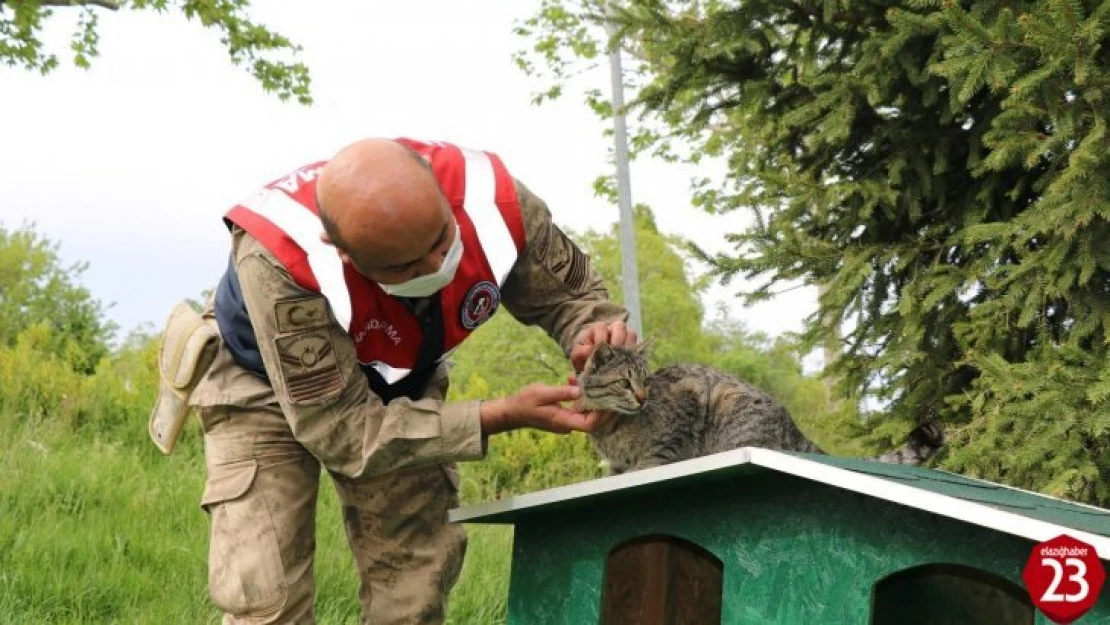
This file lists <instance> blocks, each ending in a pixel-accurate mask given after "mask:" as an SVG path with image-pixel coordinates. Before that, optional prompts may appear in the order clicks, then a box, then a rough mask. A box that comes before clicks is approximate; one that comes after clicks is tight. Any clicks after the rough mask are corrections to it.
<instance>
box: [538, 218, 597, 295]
mask: <svg viewBox="0 0 1110 625" xmlns="http://www.w3.org/2000/svg"><path fill="white" fill-rule="evenodd" d="M538 243H539V244H538V245H537V246H536V258H537V260H539V261H540V262H541V263H543V264H544V265H547V268H548V269H550V270H551V273H553V274H555V276H556V277H557V278H559V279H560V280H562V281H563V283H564V284H566V285H567V287H568V288H569V289H570V290H571V291H574V292H575V293H578V292H581V291H582V290H583V289H585V288H586V281H587V280H589V277H590V257H589V256H586V254H585V253H584V252H582V250H581V249H579V248H578V246H577V245H575V244H574V243H573V242H572V241H571V240H570V238H568V237H567V235H566V234H564V233H563V231H562V230H560V229H559V227H558V226H556V225H554V224H552V225H551V227H550V229H549V232H548V234H547V236H544V237H543V239H542V240H541V241H539V242H538Z"/></svg>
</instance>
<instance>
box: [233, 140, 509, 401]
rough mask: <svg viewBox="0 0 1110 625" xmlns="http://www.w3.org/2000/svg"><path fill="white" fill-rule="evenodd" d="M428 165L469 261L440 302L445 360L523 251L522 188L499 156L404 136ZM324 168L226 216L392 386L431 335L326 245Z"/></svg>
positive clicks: (486, 311)
mask: <svg viewBox="0 0 1110 625" xmlns="http://www.w3.org/2000/svg"><path fill="white" fill-rule="evenodd" d="M397 142H398V143H401V144H403V145H405V146H407V147H409V148H411V149H413V150H414V151H416V152H418V153H419V154H421V155H422V156H424V157H425V159H427V160H428V161H429V163H430V164H431V166H432V169H433V171H434V172H435V176H436V179H437V181H438V182H439V187H440V189H442V191H443V195H444V196H445V197H446V198H447V200H448V202H450V204H451V209H452V211H454V214H455V219H456V220H457V221H458V224H459V231H460V234H461V235H462V243H463V257H462V260H461V261H460V262H459V268H458V271H456V273H455V278H454V280H452V281H451V283H450V284H448V285H447V286H446V287H444V288H443V290H441V291H440V292H439V293H438V294H436V295H435V296H433V297H439V299H440V304H441V306H442V312H443V324H444V327H443V349H442V350H441V352H442V353H440V354H438V359H437V360H443V359H444V358H445V357H446V355H447V354H448V353H450V352H451V350H453V349H455V348H456V347H457V346H458V345H459V344H460V343H462V341H463V340H464V339H466V337H467V336H469V335H470V333H471V332H472V331H473V330H474V329H475V328H477V327H478V326H479V325H480V324H481V323H483V322H485V321H486V320H488V319H489V318H490V317H491V316H492V315H493V313H494V312H495V311H496V310H497V307H498V304H499V303H500V299H501V298H500V293H501V291H500V287H501V285H502V284H503V283H504V281H505V278H506V277H507V276H508V274H509V271H510V270H511V269H512V267H513V263H514V262H515V261H516V258H517V256H518V255H519V254H520V253H521V252H522V251H523V249H524V223H523V219H522V217H521V212H520V201H519V199H518V198H517V194H516V186H515V185H514V183H513V179H512V178H511V177H510V176H509V172H508V170H506V169H505V166H504V164H503V163H502V162H501V160H500V159H499V158H498V157H497V156H496V155H495V154H492V153H489V152H483V151H479V150H469V149H466V148H459V147H456V146H454V145H450V144H447V143H438V142H427V143H424V142H419V141H413V140H410V139H398V140H397ZM325 164H326V161H321V162H317V163H312V164H310V165H306V166H304V167H301V168H300V169H298V170H296V171H294V172H292V173H290V174H289V175H287V176H285V177H283V178H280V179H278V180H275V181H274V182H271V183H270V184H268V185H266V186H265V187H263V189H262V190H261V191H260V192H259V193H257V194H255V195H254V196H252V197H251V198H249V199H247V200H245V201H243V202H241V203H240V204H238V205H236V206H235V207H234V208H232V209H231V210H230V211H228V212H227V214H226V216H225V217H226V219H227V220H228V221H231V222H234V223H235V224H238V225H239V226H240V227H242V228H243V229H244V230H246V231H247V232H249V233H250V234H251V235H252V236H254V237H255V238H256V239H258V241H259V242H260V243H261V244H262V245H263V246H265V247H266V249H268V250H269V251H270V252H271V253H273V254H274V256H276V257H277V259H278V260H279V261H280V262H281V263H282V264H283V265H284V266H285V268H286V269H287V270H288V271H289V273H290V275H292V277H293V279H294V280H295V281H296V282H297V284H299V285H300V286H301V287H303V288H305V289H307V290H309V291H313V292H316V293H321V294H323V295H324V296H325V297H326V298H327V301H328V304H329V305H330V307H331V310H332V313H333V314H334V315H335V318H336V319H337V320H338V321H339V323H340V325H342V326H343V327H345V328H346V329H347V332H348V333H349V334H350V335H351V338H352V339H353V340H354V342H355V347H356V352H357V354H358V359H359V362H360V363H361V364H362V365H364V366H367V365H368V366H371V367H373V368H374V369H375V370H376V371H377V372H378V374H379V375H381V377H382V378H383V379H384V380H385V382H386V383H387V384H394V383H396V382H398V381H399V380H402V379H404V378H405V377H406V376H407V375H408V374H409V373H410V372H411V371H412V369H413V365H414V364H415V363H416V358H417V353H418V351H419V349H420V345H421V342H422V339H423V335H424V330H423V329H422V328H421V327H420V324H419V322H418V320H417V318H416V317H415V316H414V315H413V314H412V313H411V312H410V311H409V309H408V308H407V307H406V306H405V305H404V304H402V303H401V302H400V301H398V300H396V299H394V298H393V297H391V296H389V295H387V294H386V293H385V292H384V291H382V289H381V287H379V286H378V285H377V284H376V283H374V282H372V281H370V280H367V279H366V278H364V277H363V276H362V275H361V274H359V273H358V272H357V271H355V270H354V268H353V267H351V266H350V265H346V264H344V263H342V262H341V261H340V259H339V254H338V253H337V251H336V250H335V248H333V247H331V246H329V245H326V244H324V243H323V242H321V241H320V233H321V232H323V226H322V225H321V224H320V220H319V217H318V209H317V207H316V176H317V175H318V174H319V172H320V169H321V168H322V167H323V166H324V165H325Z"/></svg>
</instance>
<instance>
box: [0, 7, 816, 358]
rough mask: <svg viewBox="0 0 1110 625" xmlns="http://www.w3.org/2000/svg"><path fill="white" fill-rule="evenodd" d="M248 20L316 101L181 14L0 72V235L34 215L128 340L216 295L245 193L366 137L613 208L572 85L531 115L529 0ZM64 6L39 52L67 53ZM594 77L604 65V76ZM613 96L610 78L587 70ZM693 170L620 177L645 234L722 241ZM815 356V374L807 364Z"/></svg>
mask: <svg viewBox="0 0 1110 625" xmlns="http://www.w3.org/2000/svg"><path fill="white" fill-rule="evenodd" d="M255 4H256V5H257V6H255V7H254V8H252V10H251V15H252V16H253V17H255V18H256V19H258V20H260V21H262V22H263V23H265V24H266V25H268V26H270V27H272V28H274V29H276V30H278V31H279V32H281V33H283V34H285V35H287V36H289V37H290V38H291V39H293V40H294V41H295V42H297V43H299V44H300V45H302V46H303V48H304V52H303V55H302V59H303V60H304V62H306V63H307V64H308V66H309V68H310V71H311V72H312V78H313V91H314V96H315V98H316V102H317V103H316V104H315V105H314V106H313V107H305V106H302V105H299V104H296V103H293V102H288V103H282V102H280V101H279V100H278V99H277V98H276V96H272V95H268V94H265V93H264V92H263V91H262V89H261V88H260V86H259V85H258V83H257V82H256V81H255V80H254V79H253V78H252V77H251V76H250V75H249V74H248V73H247V72H246V71H245V70H243V69H240V68H236V67H234V66H232V65H231V64H230V62H229V61H228V59H227V55H226V52H225V49H224V48H223V46H222V45H221V44H220V42H219V40H218V37H217V35H216V34H215V33H210V32H206V31H205V30H204V29H202V28H201V27H200V26H199V25H198V24H192V23H189V22H187V21H186V20H185V19H184V18H183V17H181V16H178V15H171V14H167V15H157V14H149V13H132V12H121V13H119V14H115V13H110V12H101V21H100V26H101V28H100V33H101V40H100V50H101V56H100V57H99V58H98V59H96V60H95V61H94V65H93V69H91V70H89V71H81V70H76V69H70V68H69V67H68V64H69V63H68V61H69V59H68V58H66V59H64V60H65V63H64V65H66V66H65V67H64V68H62V69H60V70H58V71H56V72H55V73H53V74H51V75H49V76H47V77H43V76H40V75H38V74H36V73H29V72H26V71H24V70H18V69H10V68H0V120H2V121H0V124H2V127H3V133H2V134H0V172H3V174H2V175H0V198H2V200H0V224H2V225H4V226H5V227H7V228H13V227H17V226H19V225H20V224H22V223H24V222H27V221H33V222H35V223H36V224H37V226H38V229H39V230H40V231H41V232H43V233H44V234H46V235H47V236H48V237H50V238H51V239H53V240H55V241H58V242H59V243H60V244H61V253H62V256H63V258H64V259H65V260H66V261H69V262H75V261H88V262H89V263H90V267H89V270H88V271H87V272H86V274H85V278H84V282H85V284H86V285H87V286H88V287H89V288H90V289H91V291H92V292H93V293H94V295H95V296H96V297H98V298H100V299H101V300H103V301H105V302H114V307H113V308H112V310H111V311H110V314H111V317H112V318H113V319H114V320H115V321H116V322H117V323H119V324H120V326H121V327H122V328H123V333H125V332H126V331H127V330H130V329H131V328H134V327H136V326H137V325H139V324H141V323H144V322H153V323H156V324H161V323H162V321H163V319H164V317H165V315H166V314H167V313H168V311H169V309H170V307H171V306H172V305H173V303H174V302H175V301H177V300H178V299H181V298H182V297H190V296H196V295H198V294H199V293H200V292H201V291H202V290H204V289H207V288H211V287H212V286H214V284H215V283H216V281H217V280H218V279H219V276H220V273H221V271H223V269H224V267H225V266H226V263H227V251H228V248H227V243H228V241H227V236H226V230H225V229H224V227H223V225H222V223H221V221H220V216H221V215H222V214H223V212H224V211H226V210H227V209H228V208H229V207H230V206H231V205H232V204H234V203H235V202H236V201H237V200H238V199H240V198H242V197H244V196H246V195H247V194H249V193H250V192H251V191H252V190H253V189H254V188H255V187H256V186H257V185H259V184H261V183H264V182H266V181H269V180H271V179H273V178H276V177H278V176H280V175H282V174H284V173H286V172H288V171H289V170H291V169H293V168H295V167H298V166H300V165H302V164H304V163H307V162H309V161H312V160H316V159H323V158H327V157H328V156H329V155H330V154H331V153H333V152H334V151H335V150H336V149H338V148H339V147H341V146H343V145H345V144H347V143H349V142H351V141H353V140H356V139H358V138H362V137H366V136H385V137H394V136H409V137H414V138H420V139H435V140H442V141H450V142H454V143H458V144H462V145H466V146H469V147H476V148H482V149H487V150H491V151H494V152H497V153H498V154H500V155H501V157H502V158H503V159H504V160H505V162H506V165H507V166H508V167H509V169H510V171H511V172H513V173H514V174H515V175H516V176H517V177H518V178H520V179H522V180H523V181H524V182H525V183H526V184H528V185H529V186H530V187H531V188H532V190H533V191H535V192H536V193H537V194H538V195H540V196H541V197H543V198H544V199H545V200H547V202H548V204H549V205H550V207H551V209H552V211H553V213H554V215H555V219H556V221H557V222H559V223H561V224H564V225H566V226H569V227H571V228H575V229H580V230H581V229H587V228H592V229H605V228H607V227H609V225H610V224H612V223H614V222H615V221H616V220H617V218H618V215H617V209H616V207H614V206H610V205H609V204H607V203H605V202H604V201H602V200H600V199H598V198H596V197H594V196H593V192H592V189H591V183H592V181H593V179H594V177H595V176H597V175H598V174H601V173H607V172H608V171H609V167H610V166H609V165H608V164H607V162H606V158H607V150H608V148H609V147H610V145H611V142H610V140H609V139H606V138H605V137H603V136H602V134H601V133H602V131H603V130H604V128H605V126H604V125H603V124H602V123H601V122H600V121H598V120H597V119H596V118H595V117H594V116H593V114H592V113H591V112H590V111H589V110H588V109H587V108H586V107H585V105H584V104H583V103H582V100H581V98H580V97H578V96H579V94H577V93H571V94H569V97H564V98H563V99H562V100H561V101H559V102H556V103H554V104H546V105H543V106H539V107H537V106H534V105H532V104H531V103H530V99H531V95H532V93H533V92H534V91H536V90H537V89H538V88H540V87H541V86H542V85H541V83H539V82H537V81H535V80H534V79H531V78H528V77H527V76H524V75H523V74H522V73H521V72H520V71H519V70H518V69H517V68H516V67H515V66H514V65H513V63H512V59H511V55H512V53H513V52H514V51H515V50H517V49H519V48H520V47H521V46H522V45H523V43H524V42H523V40H521V39H520V38H518V37H517V36H515V35H513V34H512V26H513V24H514V21H515V20H519V19H523V18H526V17H528V16H530V15H532V14H533V12H534V11H535V9H536V8H537V6H538V4H539V2H538V1H534V0H513V2H476V1H473V0H453V1H444V0H435V1H425V2H396V1H395V0H393V1H390V2H384V1H379V0H362V1H355V0H349V1H344V0H315V1H314V2H312V3H307V2H303V1H300V2H294V1H292V0H280V1H279V0H266V2H257V3H255ZM68 13H69V12H68V11H67V10H60V11H59V15H58V16H56V17H55V18H54V19H53V23H52V24H51V28H50V31H49V33H48V34H49V41H51V42H52V43H53V48H54V49H55V50H59V51H65V50H66V47H65V46H66V44H67V37H68V35H69V33H70V31H71V29H72V24H73V21H74V20H73V19H70V18H71V17H73V16H72V15H70V14H68ZM603 70H604V68H603ZM590 80H596V82H595V83H594V84H592V85H591V86H596V87H599V88H602V89H604V90H605V92H606V93H608V92H609V89H608V74H607V72H606V71H601V72H599V73H598V74H597V75H596V76H594V77H590ZM691 173H693V172H691V171H690V170H689V169H683V168H678V167H675V166H673V165H667V164H664V163H660V162H652V161H643V162H641V161H637V162H635V163H633V166H632V176H631V178H632V190H633V199H634V201H637V202H646V203H648V204H650V205H651V206H652V207H653V209H654V210H655V212H656V215H657V220H658V223H659V226H660V228H661V229H662V230H663V231H665V232H667V233H676V234H681V235H684V236H687V237H690V238H693V239H695V240H697V241H699V242H701V243H702V244H703V245H705V246H707V247H709V248H710V249H726V247H725V244H724V242H723V233H725V232H727V231H729V230H730V229H735V228H736V227H738V226H739V224H741V223H742V221H743V216H741V215H734V216H727V217H713V216H709V215H706V214H704V213H701V212H700V211H699V210H697V209H695V208H693V207H692V206H691V205H690V202H689V190H688V181H689V178H690V175H691ZM731 291H732V289H731V288H730V289H727V290H726V289H722V288H719V287H718V288H715V289H714V290H713V293H712V294H711V298H710V301H709V302H707V303H708V304H709V305H711V306H712V305H714V303H715V302H719V301H725V302H728V303H729V305H730V306H731V311H732V312H731V315H732V316H733V317H736V318H740V319H742V320H743V321H744V322H745V323H746V324H747V325H748V326H749V327H750V328H752V329H754V330H761V331H765V332H768V333H770V334H777V333H780V332H783V331H786V330H796V329H798V328H800V323H801V320H802V318H803V317H805V316H806V315H807V314H809V313H810V312H811V311H812V310H813V308H814V306H815V294H814V292H813V291H812V290H811V289H797V290H793V291H790V292H789V293H786V294H784V295H782V296H779V297H778V298H777V299H776V300H775V301H774V302H770V303H767V304H764V305H761V306H759V307H757V308H751V309H745V308H742V307H741V306H740V303H739V301H738V300H735V299H734V298H732V297H731ZM816 362H819V360H817V361H816Z"/></svg>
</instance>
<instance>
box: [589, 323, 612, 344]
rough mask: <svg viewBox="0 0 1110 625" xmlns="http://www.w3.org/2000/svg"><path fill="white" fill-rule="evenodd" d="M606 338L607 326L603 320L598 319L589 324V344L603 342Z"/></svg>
mask: <svg viewBox="0 0 1110 625" xmlns="http://www.w3.org/2000/svg"><path fill="white" fill-rule="evenodd" d="M608 338H609V328H608V327H607V326H606V325H605V322H603V321H599V322H598V323H595V324H593V325H592V326H590V344H591V345H597V344H599V343H604V342H605V341H606V339H608Z"/></svg>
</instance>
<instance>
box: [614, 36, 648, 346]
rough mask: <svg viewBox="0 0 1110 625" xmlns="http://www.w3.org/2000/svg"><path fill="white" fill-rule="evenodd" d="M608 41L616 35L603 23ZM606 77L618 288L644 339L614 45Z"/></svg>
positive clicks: (618, 50) (617, 51)
mask: <svg viewBox="0 0 1110 625" xmlns="http://www.w3.org/2000/svg"><path fill="white" fill-rule="evenodd" d="M605 26H606V31H607V32H608V33H609V35H610V38H611V37H612V35H613V34H614V33H615V32H616V31H615V27H614V26H613V25H612V24H611V23H608V22H607V23H606V25H605ZM609 70H610V71H609V74H610V76H611V78H612V86H613V142H614V148H615V151H614V156H615V157H616V166H617V204H618V206H619V207H620V218H621V229H620V242H621V278H622V279H621V286H622V288H623V290H624V305H625V308H627V309H628V325H629V327H630V328H631V329H632V331H634V332H635V333H636V334H637V336H639V337H643V336H644V331H643V330H644V329H643V322H642V319H643V317H641V316H640V278H639V275H638V274H637V272H636V268H637V264H636V229H635V225H634V223H633V217H632V183H631V182H630V180H629V175H628V130H627V129H626V128H625V125H624V81H623V76H622V74H623V72H622V70H621V48H620V45H619V44H618V45H615V46H614V47H613V50H612V51H610V53H609Z"/></svg>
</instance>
